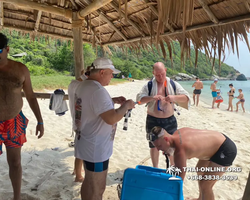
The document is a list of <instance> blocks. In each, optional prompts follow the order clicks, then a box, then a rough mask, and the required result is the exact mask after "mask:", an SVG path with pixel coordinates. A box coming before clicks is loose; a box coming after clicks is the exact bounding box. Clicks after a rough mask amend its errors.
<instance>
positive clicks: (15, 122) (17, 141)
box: [0, 33, 44, 200]
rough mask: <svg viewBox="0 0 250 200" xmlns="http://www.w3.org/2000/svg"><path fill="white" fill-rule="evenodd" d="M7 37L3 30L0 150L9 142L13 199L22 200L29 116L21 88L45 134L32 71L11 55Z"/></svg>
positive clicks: (38, 131)
mask: <svg viewBox="0 0 250 200" xmlns="http://www.w3.org/2000/svg"><path fill="white" fill-rule="evenodd" d="M8 53H9V46H8V39H7V37H6V36H5V35H4V34H2V33H0V154H2V145H3V143H4V144H5V146H6V151H7V161H8V164H9V176H10V180H11V183H12V187H13V192H14V200H21V183H22V166H21V148H22V146H23V144H24V143H25V142H26V141H27V140H26V128H27V125H28V121H29V120H28V119H27V118H26V117H25V116H24V114H23V113H22V107H23V98H22V90H23V91H24V93H25V97H26V99H27V101H28V103H29V106H30V108H31V110H32V111H33V113H34V115H35V116H36V119H37V126H36V135H37V136H38V139H39V138H41V137H42V136H43V134H44V127H43V119H42V115H41V112H40V108H39V105H38V102H37V99H36V96H35V94H34V92H33V89H32V85H31V80H30V73H29V70H28V68H27V67H26V66H25V65H23V64H22V63H19V62H16V61H13V60H10V59H8Z"/></svg>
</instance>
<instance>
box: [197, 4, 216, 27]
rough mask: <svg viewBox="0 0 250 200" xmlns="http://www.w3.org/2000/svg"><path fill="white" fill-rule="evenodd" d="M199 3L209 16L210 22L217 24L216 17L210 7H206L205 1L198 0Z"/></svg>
mask: <svg viewBox="0 0 250 200" xmlns="http://www.w3.org/2000/svg"><path fill="white" fill-rule="evenodd" d="M199 3H200V4H201V6H202V8H203V9H204V10H205V12H206V13H207V15H208V16H209V18H210V19H211V21H212V22H214V23H216V24H218V23H219V20H218V19H217V17H216V16H215V15H214V13H213V12H212V11H211V9H210V8H209V7H208V5H207V3H206V2H205V0H199Z"/></svg>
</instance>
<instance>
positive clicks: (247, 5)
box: [244, 1, 250, 12]
mask: <svg viewBox="0 0 250 200" xmlns="http://www.w3.org/2000/svg"><path fill="white" fill-rule="evenodd" d="M244 3H245V6H246V8H247V10H248V12H250V6H249V2H248V1H245V2H244Z"/></svg>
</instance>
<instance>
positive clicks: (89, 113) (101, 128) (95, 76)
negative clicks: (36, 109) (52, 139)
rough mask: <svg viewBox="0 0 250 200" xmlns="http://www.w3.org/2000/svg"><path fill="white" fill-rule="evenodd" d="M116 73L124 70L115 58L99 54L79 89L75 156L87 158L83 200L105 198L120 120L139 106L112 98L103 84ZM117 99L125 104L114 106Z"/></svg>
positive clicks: (76, 97)
mask: <svg viewBox="0 0 250 200" xmlns="http://www.w3.org/2000/svg"><path fill="white" fill-rule="evenodd" d="M113 73H115V74H117V73H120V71H119V70H117V69H115V67H114V66H113V63H112V61H111V60H109V59H107V58H97V59H96V60H95V61H94V62H93V63H92V65H91V66H90V67H88V69H87V75H88V79H86V80H84V81H82V82H81V83H80V85H79V86H78V87H77V89H76V92H75V125H76V128H77V129H76V137H75V156H76V158H78V159H81V160H83V162H84V169H85V179H84V181H83V183H82V188H81V197H82V200H101V199H102V195H103V193H104V191H105V187H106V177H107V171H108V164H109V158H110V157H111V155H112V151H113V140H114V137H115V131H116V123H117V122H118V121H120V120H121V119H122V118H123V116H124V114H125V113H126V112H127V111H128V110H129V109H132V108H134V106H135V103H134V101H132V100H126V99H125V98H124V97H116V98H111V97H110V95H109V93H108V92H107V90H106V89H105V88H104V87H103V86H106V85H108V84H109V82H110V80H111V78H112V77H113ZM114 103H118V104H121V106H120V107H119V108H118V109H114Z"/></svg>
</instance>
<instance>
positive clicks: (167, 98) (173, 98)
mask: <svg viewBox="0 0 250 200" xmlns="http://www.w3.org/2000/svg"><path fill="white" fill-rule="evenodd" d="M164 100H165V101H166V102H169V103H171V102H175V96H174V95H168V96H166V97H165V98H164Z"/></svg>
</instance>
